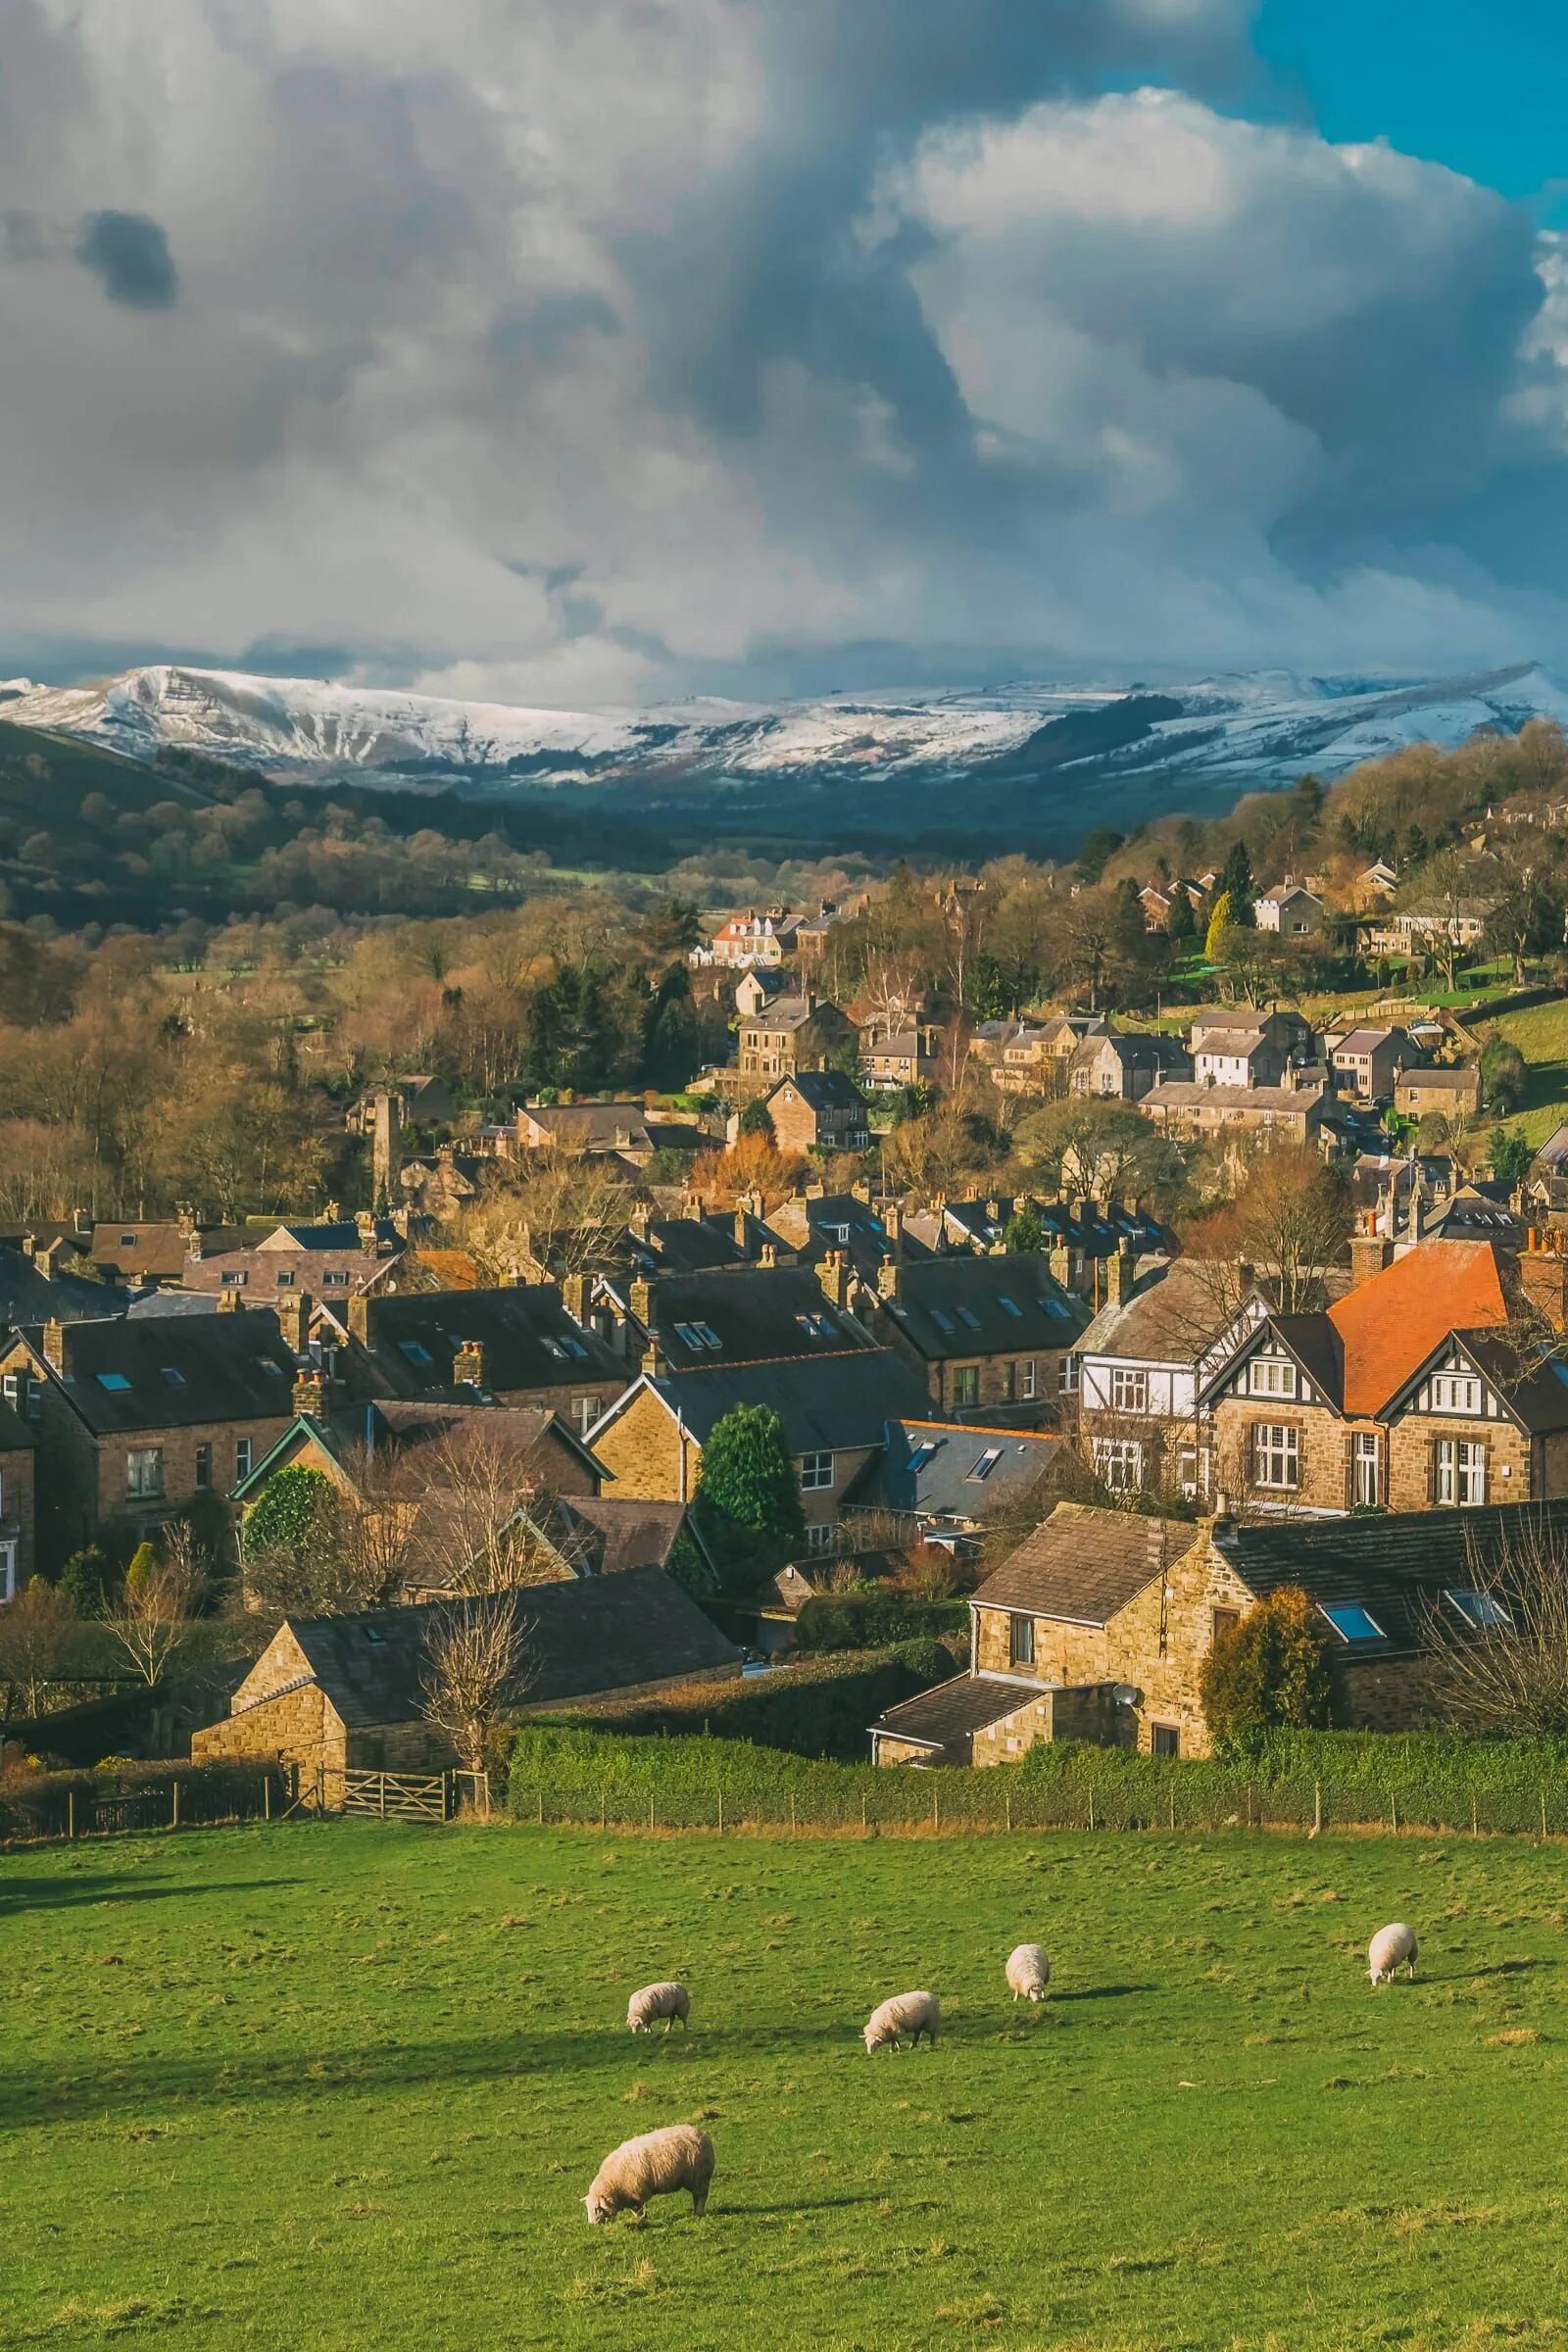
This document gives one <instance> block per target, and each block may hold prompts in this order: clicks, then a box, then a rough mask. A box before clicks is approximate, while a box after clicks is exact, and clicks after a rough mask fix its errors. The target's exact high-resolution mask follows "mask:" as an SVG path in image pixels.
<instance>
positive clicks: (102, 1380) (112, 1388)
mask: <svg viewBox="0 0 1568 2352" xmlns="http://www.w3.org/2000/svg"><path fill="white" fill-rule="evenodd" d="M98 1386H99V1387H100V1388H101V1389H108V1390H109V1392H110V1394H111V1395H118V1394H119V1393H120V1392H121V1391H122V1390H123V1389H128V1388H129V1386H130V1383H129V1381H128V1380H127V1379H126V1378H125V1375H124V1374H123V1372H100V1373H99V1375H98Z"/></svg>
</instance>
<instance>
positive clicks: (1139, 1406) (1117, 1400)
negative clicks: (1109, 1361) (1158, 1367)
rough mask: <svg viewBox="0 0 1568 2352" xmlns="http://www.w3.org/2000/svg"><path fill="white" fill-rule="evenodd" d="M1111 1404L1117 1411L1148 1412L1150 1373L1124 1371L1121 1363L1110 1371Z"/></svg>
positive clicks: (1113, 1410)
mask: <svg viewBox="0 0 1568 2352" xmlns="http://www.w3.org/2000/svg"><path fill="white" fill-rule="evenodd" d="M1110 1406H1111V1410H1112V1412H1116V1413H1147V1412H1148V1410H1149V1374H1148V1373H1147V1372H1124V1371H1123V1369H1122V1367H1121V1366H1120V1364H1113V1365H1112V1366H1111V1371H1110Z"/></svg>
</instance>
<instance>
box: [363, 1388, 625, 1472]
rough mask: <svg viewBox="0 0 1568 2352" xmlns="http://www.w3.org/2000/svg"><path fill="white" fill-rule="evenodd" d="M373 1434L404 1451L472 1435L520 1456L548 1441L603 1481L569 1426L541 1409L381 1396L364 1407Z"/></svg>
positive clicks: (545, 1407)
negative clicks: (456, 1434) (458, 1434)
mask: <svg viewBox="0 0 1568 2352" xmlns="http://www.w3.org/2000/svg"><path fill="white" fill-rule="evenodd" d="M365 1413H366V1416H367V1418H368V1419H371V1421H372V1430H373V1433H374V1434H375V1435H379V1436H384V1437H385V1438H386V1439H388V1440H390V1441H391V1443H392V1444H393V1445H395V1446H399V1447H401V1448H403V1449H404V1450H407V1449H408V1448H410V1447H412V1446H423V1445H433V1444H436V1443H438V1442H439V1441H440V1440H441V1439H442V1438H444V1437H446V1436H448V1435H449V1434H450V1433H451V1432H453V1431H461V1432H466V1431H469V1430H477V1431H478V1432H479V1433H480V1434H481V1435H482V1436H487V1437H493V1438H495V1439H496V1440H497V1441H498V1442H500V1443H501V1444H503V1445H506V1446H515V1448H516V1450H517V1451H518V1452H519V1453H524V1452H526V1451H527V1449H528V1448H529V1447H530V1446H537V1445H538V1443H539V1441H540V1440H541V1439H542V1438H546V1437H553V1438H555V1439H557V1440H558V1441H559V1442H560V1443H561V1444H562V1445H564V1446H565V1447H566V1449H567V1451H568V1452H570V1453H575V1454H578V1455H580V1456H581V1458H582V1460H583V1461H584V1462H585V1463H586V1464H587V1466H588V1467H589V1468H590V1469H591V1470H594V1471H596V1472H598V1474H599V1475H600V1476H601V1477H603V1475H604V1470H603V1466H602V1464H600V1463H599V1462H596V1461H595V1460H594V1457H593V1455H592V1454H591V1453H590V1452H589V1450H588V1448H587V1446H584V1444H583V1443H582V1440H581V1439H580V1438H579V1437H578V1435H577V1432H576V1431H575V1430H574V1429H573V1428H572V1426H571V1424H570V1422H568V1421H564V1420H563V1419H562V1417H561V1415H560V1414H559V1413H557V1412H554V1411H552V1409H551V1408H550V1406H549V1405H545V1404H474V1403H466V1404H447V1403H442V1402H441V1401H439V1400H438V1399H436V1398H433V1397H380V1398H378V1399H377V1400H376V1401H375V1402H374V1403H373V1404H369V1405H367V1406H366V1407H365Z"/></svg>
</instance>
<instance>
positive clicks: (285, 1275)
mask: <svg viewBox="0 0 1568 2352" xmlns="http://www.w3.org/2000/svg"><path fill="white" fill-rule="evenodd" d="M293 1283H294V1276H293V1272H292V1270H291V1269H290V1268H289V1267H287V1266H283V1267H280V1268H279V1270H278V1274H277V1287H278V1289H279V1290H280V1291H286V1290H290V1289H292V1288H293Z"/></svg>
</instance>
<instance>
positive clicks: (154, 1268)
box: [87, 1217, 243, 1282]
mask: <svg viewBox="0 0 1568 2352" xmlns="http://www.w3.org/2000/svg"><path fill="white" fill-rule="evenodd" d="M212 1238H213V1240H214V1242H215V1243H216V1245H217V1247H218V1248H220V1249H225V1248H234V1247H237V1246H238V1244H239V1243H240V1242H241V1241H242V1239H243V1236H242V1235H241V1234H239V1233H238V1232H234V1231H230V1232H227V1233H224V1234H221V1235H220V1234H215V1235H214V1236H213V1237H212ZM190 1242H191V1237H190V1235H189V1234H188V1233H187V1232H186V1231H185V1229H184V1228H183V1226H181V1225H177V1224H168V1223H159V1224H151V1225H148V1224H138V1223H137V1222H136V1220H135V1219H134V1218H133V1217H127V1218H125V1219H124V1221H123V1223H121V1224H118V1225H115V1224H108V1223H99V1224H97V1225H95V1226H94V1227H93V1229H92V1241H91V1244H90V1245H89V1248H88V1251H87V1254H88V1256H89V1257H90V1258H91V1259H92V1262H93V1264H94V1265H95V1266H102V1267H103V1268H104V1269H105V1271H106V1272H107V1273H110V1274H118V1275H120V1276H122V1277H126V1276H138V1277H139V1276H143V1275H151V1276H156V1277H158V1278H159V1279H161V1280H163V1281H166V1282H169V1281H177V1279H178V1278H179V1276H180V1275H181V1274H182V1273H183V1272H184V1270H185V1260H186V1258H187V1257H188V1256H189V1254H190Z"/></svg>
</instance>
